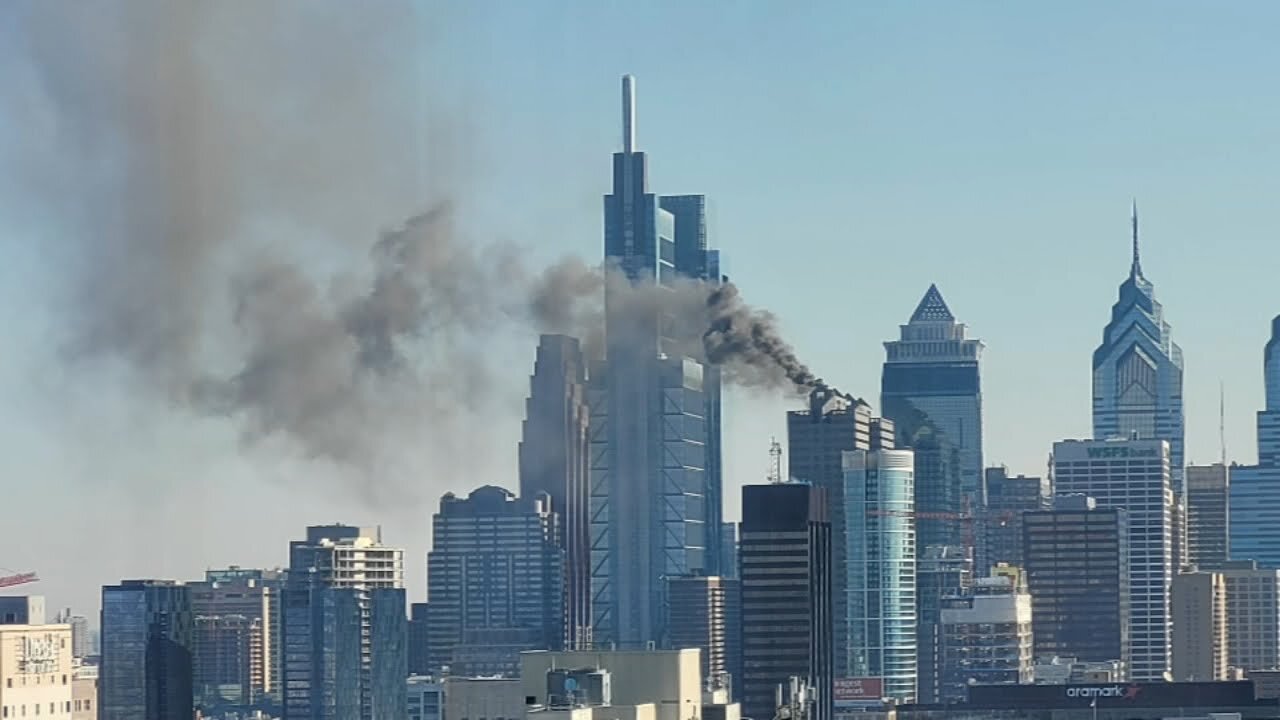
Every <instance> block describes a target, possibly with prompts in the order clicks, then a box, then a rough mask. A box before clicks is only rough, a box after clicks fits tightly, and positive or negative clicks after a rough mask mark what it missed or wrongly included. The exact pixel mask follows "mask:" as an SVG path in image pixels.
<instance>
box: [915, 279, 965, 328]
mask: <svg viewBox="0 0 1280 720" xmlns="http://www.w3.org/2000/svg"><path fill="white" fill-rule="evenodd" d="M955 319H956V318H955V316H954V315H952V314H951V308H949V307H947V301H945V300H943V299H942V293H940V292H938V286H937V285H930V286H929V289H928V290H926V291H925V294H924V297H923V298H921V299H920V304H919V305H917V306H916V311H915V312H914V313H911V322H933V321H945V322H955Z"/></svg>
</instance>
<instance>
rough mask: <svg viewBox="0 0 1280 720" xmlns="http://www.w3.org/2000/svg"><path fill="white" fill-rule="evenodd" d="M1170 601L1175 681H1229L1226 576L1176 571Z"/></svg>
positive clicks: (1215, 573)
mask: <svg viewBox="0 0 1280 720" xmlns="http://www.w3.org/2000/svg"><path fill="white" fill-rule="evenodd" d="M1187 480H1188V482H1190V480H1191V478H1190V476H1188V477H1187ZM1169 602H1170V606H1171V608H1172V613H1173V679H1174V681H1175V682H1211V681H1218V680H1228V679H1229V678H1228V677H1227V582H1226V578H1224V577H1223V576H1222V573H1220V572H1205V571H1199V572H1186V573H1179V574H1177V575H1175V576H1174V578H1173V589H1172V590H1171V592H1170V601H1169Z"/></svg>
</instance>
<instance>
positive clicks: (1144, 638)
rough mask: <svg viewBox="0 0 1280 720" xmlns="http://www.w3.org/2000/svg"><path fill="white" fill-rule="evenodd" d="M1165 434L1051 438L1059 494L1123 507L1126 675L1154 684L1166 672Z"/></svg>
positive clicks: (1169, 505) (1169, 542) (1170, 567)
mask: <svg viewBox="0 0 1280 720" xmlns="http://www.w3.org/2000/svg"><path fill="white" fill-rule="evenodd" d="M1172 475H1173V473H1172V468H1171V463H1170V452H1169V443H1168V442H1167V441H1165V440H1106V441H1102V440H1088V441H1080V440H1069V441H1065V442H1059V443H1054V446H1053V484H1054V491H1055V492H1056V493H1057V494H1059V495H1087V496H1089V497H1092V498H1094V499H1095V500H1096V501H1097V506H1098V507H1099V508H1104V509H1107V508H1121V509H1124V510H1127V511H1128V518H1127V519H1128V528H1129V540H1128V547H1129V578H1130V580H1129V628H1130V631H1129V658H1128V664H1129V672H1130V679H1132V680H1136V681H1139V682H1158V681H1160V680H1162V679H1163V678H1164V677H1165V674H1166V673H1169V672H1172V670H1173V668H1172V657H1171V656H1172V642H1171V638H1170V630H1171V624H1172V619H1171V615H1170V606H1169V591H1170V588H1171V586H1172V583H1173V571H1174V564H1173V543H1174V519H1173V508H1174V504H1173V497H1174V496H1173V487H1172Z"/></svg>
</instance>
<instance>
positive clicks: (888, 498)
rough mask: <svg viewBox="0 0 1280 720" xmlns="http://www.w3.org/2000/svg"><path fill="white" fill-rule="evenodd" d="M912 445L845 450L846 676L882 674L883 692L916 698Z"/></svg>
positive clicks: (899, 697) (902, 699)
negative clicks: (895, 448)
mask: <svg viewBox="0 0 1280 720" xmlns="http://www.w3.org/2000/svg"><path fill="white" fill-rule="evenodd" d="M912 461H913V456H912V453H911V451H910V450H871V451H867V450H854V451H852V452H846V453H845V454H844V478H845V488H844V507H843V510H844V515H845V519H846V547H845V555H844V559H845V563H846V572H845V578H846V584H845V587H844V592H845V595H846V602H845V612H846V613H847V615H846V621H845V627H846V628H847V632H848V635H847V636H846V637H845V638H844V642H843V643H837V645H838V646H839V645H841V644H842V645H843V647H844V650H845V652H846V653H848V657H847V660H846V663H845V665H846V667H847V668H848V672H849V674H850V675H852V676H854V677H863V678H882V679H883V681H884V695H885V697H891V698H895V699H897V700H898V701H899V702H913V701H914V700H915V698H916V681H917V655H916V643H917V637H916V542H915V512H914V505H913V503H914V498H915V479H914V474H913V465H912Z"/></svg>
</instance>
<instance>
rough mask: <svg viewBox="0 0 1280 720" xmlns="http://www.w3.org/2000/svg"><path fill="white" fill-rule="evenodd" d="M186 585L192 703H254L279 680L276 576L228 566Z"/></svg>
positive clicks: (209, 705) (211, 706) (206, 705)
mask: <svg viewBox="0 0 1280 720" xmlns="http://www.w3.org/2000/svg"><path fill="white" fill-rule="evenodd" d="M187 587H188V588H189V589H190V592H191V615H192V617H193V619H194V627H195V645H194V647H195V657H194V683H195V684H194V688H195V695H196V703H197V704H198V705H200V706H201V707H203V708H205V709H206V710H207V711H208V710H212V709H214V708H221V707H237V706H240V707H243V706H247V705H252V704H254V703H256V702H259V701H260V700H262V699H263V698H264V697H266V696H267V695H268V694H270V693H271V692H272V691H273V690H274V689H275V685H276V683H277V681H278V680H279V678H278V677H276V673H278V672H279V655H278V652H277V650H278V639H277V638H276V636H275V633H277V632H279V625H278V622H277V618H278V617H279V616H278V608H277V607H276V602H277V600H278V597H277V593H278V590H279V588H278V578H277V576H274V575H269V574H264V571H262V570H245V571H242V570H241V569H240V568H229V569H227V570H214V571H210V572H209V573H208V574H207V575H206V576H205V580H204V581H203V582H193V583H188V585H187Z"/></svg>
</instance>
